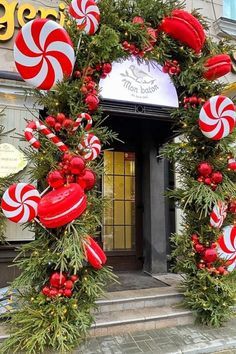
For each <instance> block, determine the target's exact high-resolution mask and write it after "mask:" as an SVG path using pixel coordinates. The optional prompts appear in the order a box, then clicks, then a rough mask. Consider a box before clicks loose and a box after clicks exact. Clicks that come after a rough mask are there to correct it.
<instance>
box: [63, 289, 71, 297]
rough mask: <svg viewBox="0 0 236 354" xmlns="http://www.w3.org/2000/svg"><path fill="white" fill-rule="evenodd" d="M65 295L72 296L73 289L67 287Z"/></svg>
mask: <svg viewBox="0 0 236 354" xmlns="http://www.w3.org/2000/svg"><path fill="white" fill-rule="evenodd" d="M63 295H64V296H66V297H71V296H72V290H71V289H65V290H64V291H63Z"/></svg>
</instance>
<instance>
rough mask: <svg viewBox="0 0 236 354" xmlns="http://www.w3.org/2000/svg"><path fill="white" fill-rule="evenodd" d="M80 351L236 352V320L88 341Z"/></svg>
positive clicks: (101, 353) (102, 353)
mask: <svg viewBox="0 0 236 354" xmlns="http://www.w3.org/2000/svg"><path fill="white" fill-rule="evenodd" d="M74 353H76V354H138V353H146V354H151V353H155V354H174V353H175V354H181V353H184V354H185V353H186V354H197V353H198V354H204V353H219V354H236V319H233V320H231V321H230V322H229V323H227V324H226V325H225V326H224V327H222V328H209V327H201V326H193V325H188V326H182V327H173V328H163V329H156V330H155V329H154V330H148V331H144V332H138V333H132V334H131V333H127V334H123V335H117V336H106V337H97V338H92V339H90V340H88V342H87V344H86V345H84V346H83V347H81V348H80V350H79V351H76V352H74Z"/></svg>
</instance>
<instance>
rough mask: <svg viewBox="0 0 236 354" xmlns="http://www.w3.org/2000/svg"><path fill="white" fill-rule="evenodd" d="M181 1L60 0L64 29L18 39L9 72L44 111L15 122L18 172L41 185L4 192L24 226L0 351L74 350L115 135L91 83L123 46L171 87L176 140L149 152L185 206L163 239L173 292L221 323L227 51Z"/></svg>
mask: <svg viewBox="0 0 236 354" xmlns="http://www.w3.org/2000/svg"><path fill="white" fill-rule="evenodd" d="M183 9H184V4H183V2H178V1H172V0H170V1H167V2H164V1H161V0H150V1H146V0H136V1H126V0H117V1H111V0H101V1H98V2H94V1H93V0H72V2H68V13H67V21H66V25H65V29H63V28H62V27H60V26H59V25H58V24H56V23H55V22H53V21H50V20H41V19H36V20H33V21H31V22H29V23H28V24H27V25H25V26H24V27H23V28H22V30H21V31H20V33H19V34H18V36H17V38H16V42H15V46H14V56H15V62H16V66H17V69H18V71H19V73H20V74H21V76H22V77H23V78H24V79H25V80H26V81H28V82H30V83H31V84H32V85H33V86H34V87H35V88H37V89H40V90H36V91H35V92H34V95H35V97H36V98H37V100H38V101H39V102H40V103H41V104H42V105H43V106H44V107H46V108H45V115H44V116H42V117H40V120H35V121H32V122H28V123H27V126H26V129H25V138H26V140H28V141H29V143H30V144H31V147H29V148H28V149H26V151H25V154H26V155H27V157H28V159H29V161H30V163H31V165H30V166H31V167H30V177H31V180H32V181H35V180H38V181H39V182H38V190H39V191H40V192H39V191H38V190H37V189H36V188H35V187H33V186H31V185H29V184H26V183H20V184H15V185H12V186H10V187H9V189H8V190H7V192H6V193H5V194H4V195H3V197H2V203H1V206H2V211H3V212H4V214H5V215H6V216H7V217H8V218H9V219H10V220H11V221H13V222H17V223H25V222H27V223H28V227H29V228H30V229H31V230H32V231H33V232H34V233H35V235H36V238H35V241H32V242H30V243H29V244H27V245H24V246H23V247H22V248H21V253H20V256H19V257H18V259H17V261H16V262H17V265H18V266H19V268H20V269H21V270H22V273H21V275H20V276H19V277H18V278H17V279H16V280H15V281H14V282H13V284H12V286H13V288H14V289H18V290H19V291H18V292H17V294H16V299H17V309H16V310H15V311H13V312H12V314H11V319H10V321H9V322H10V323H9V325H10V331H11V336H10V338H9V339H8V340H6V341H5V343H4V344H3V347H2V352H10V353H12V352H14V351H15V352H18V351H25V352H27V353H40V352H44V350H45V348H48V347H49V348H52V349H54V350H59V351H61V352H63V353H64V352H66V351H69V350H71V349H72V348H74V347H76V346H77V345H78V344H79V343H80V342H81V340H83V338H84V337H85V335H86V333H87V331H88V329H89V328H90V326H91V324H92V322H93V316H92V310H93V309H94V308H95V301H96V299H98V298H99V297H100V296H101V294H102V293H103V288H104V285H105V284H106V282H107V281H108V280H109V279H112V277H113V276H112V272H111V270H110V269H109V268H108V267H106V266H104V265H105V262H106V256H105V254H104V253H103V251H102V250H101V248H100V247H99V245H98V244H97V243H96V242H95V241H94V239H93V236H95V235H96V232H97V231H98V228H99V225H100V224H99V220H101V217H102V210H103V206H104V203H105V202H106V201H105V202H104V201H103V198H102V197H101V194H100V192H99V190H98V189H97V188H96V186H95V185H96V179H97V178H98V177H99V176H101V175H102V173H103V166H102V162H101V159H100V153H101V145H102V147H103V148H106V147H107V146H108V145H109V144H110V143H111V142H112V140H113V139H115V138H116V135H115V134H114V133H112V132H111V131H110V130H109V129H108V128H106V127H105V126H104V125H103V123H104V119H103V117H102V111H101V108H100V106H99V98H98V97H99V96H98V95H99V92H98V83H99V80H100V78H101V77H102V78H105V77H106V76H107V75H108V74H109V73H110V71H111V70H112V62H114V61H117V60H124V59H126V58H128V57H129V56H131V55H132V56H135V57H137V58H138V60H153V61H156V62H158V63H159V64H161V65H162V67H163V71H164V72H165V73H166V75H170V77H171V79H172V80H173V82H174V84H175V87H176V89H177V92H178V95H179V101H180V107H179V108H178V109H175V110H174V111H173V112H172V113H171V117H172V118H173V127H174V128H173V129H174V131H175V132H176V135H179V136H180V138H179V140H178V141H176V142H170V143H168V144H166V145H165V146H164V147H163V149H162V152H161V154H162V155H163V157H165V158H168V159H169V160H170V161H172V162H175V163H176V162H177V165H176V171H177V172H178V174H179V176H181V184H180V187H178V188H176V189H175V190H173V191H171V192H169V194H170V197H172V198H174V199H175V201H176V202H177V203H178V205H179V206H180V207H181V208H183V209H184V211H185V217H184V222H183V225H182V226H183V227H182V234H181V235H173V237H172V241H173V245H174V249H173V256H174V259H175V265H176V269H177V270H178V271H181V272H182V273H184V274H185V280H184V286H185V295H186V296H185V301H186V303H187V305H188V306H189V307H190V308H191V309H193V310H195V312H196V315H197V319H198V320H199V321H200V322H201V323H204V324H212V325H221V324H222V323H223V321H224V320H225V319H227V318H228V316H229V314H230V312H231V306H232V305H233V300H234V294H235V289H234V286H233V281H234V278H235V275H234V271H233V270H234V267H235V259H236V246H235V245H236V236H235V235H236V232H235V231H236V226H234V215H235V213H236V207H235V205H236V204H235V203H236V202H235V200H234V198H235V197H236V192H235V183H234V182H235V172H234V170H236V162H235V160H234V149H233V147H232V145H231V143H232V142H233V141H234V136H235V134H234V132H233V129H234V126H235V118H236V115H235V108H234V105H233V103H232V101H231V100H230V99H228V98H227V97H224V96H222V94H221V93H222V90H223V85H221V84H220V83H219V82H218V81H215V80H216V79H218V78H220V77H221V76H223V75H225V74H227V73H228V72H229V71H230V70H231V62H230V58H229V56H228V55H227V54H226V53H229V51H230V50H231V48H230V46H229V45H228V44H227V43H226V42H224V41H220V42H219V43H217V44H216V43H214V42H212V40H211V39H209V38H206V35H205V31H206V30H207V24H206V21H205V20H204V18H203V17H201V16H200V14H199V13H197V12H196V11H194V12H193V13H192V14H190V13H188V12H186V11H185V10H183ZM66 11H67V10H66ZM56 83H57V85H56V87H55V84H56ZM111 89H113V88H111ZM42 90H44V91H42ZM35 132H38V133H39V135H40V141H39V140H37V139H36V137H35ZM19 198H20V199H19ZM17 203H21V207H20V209H19V206H18V205H17ZM22 205H23V206H22Z"/></svg>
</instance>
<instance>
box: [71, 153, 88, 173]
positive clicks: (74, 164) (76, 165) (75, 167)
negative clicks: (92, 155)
mask: <svg viewBox="0 0 236 354" xmlns="http://www.w3.org/2000/svg"><path fill="white" fill-rule="evenodd" d="M84 169H85V160H84V159H83V158H82V157H79V156H76V157H73V158H72V159H71V160H70V171H71V173H72V174H73V175H79V174H81V173H82V171H83V170H84Z"/></svg>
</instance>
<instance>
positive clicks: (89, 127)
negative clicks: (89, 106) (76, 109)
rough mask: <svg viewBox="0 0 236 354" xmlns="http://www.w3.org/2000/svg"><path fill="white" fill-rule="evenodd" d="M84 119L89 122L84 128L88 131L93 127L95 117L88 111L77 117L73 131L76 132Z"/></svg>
mask: <svg viewBox="0 0 236 354" xmlns="http://www.w3.org/2000/svg"><path fill="white" fill-rule="evenodd" d="M83 120H86V121H87V124H86V126H85V128H84V130H86V131H88V130H90V129H91V128H92V125H93V119H92V117H91V116H90V114H88V113H81V114H79V115H78V118H77V119H76V121H75V123H74V127H73V129H72V131H73V132H75V131H76V130H77V129H78V128H79V127H80V126H81V124H82V122H83Z"/></svg>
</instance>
